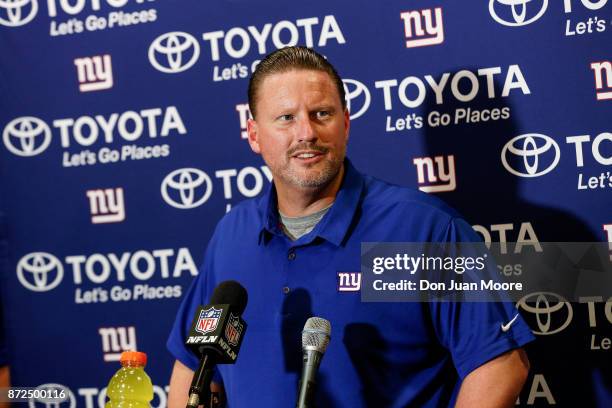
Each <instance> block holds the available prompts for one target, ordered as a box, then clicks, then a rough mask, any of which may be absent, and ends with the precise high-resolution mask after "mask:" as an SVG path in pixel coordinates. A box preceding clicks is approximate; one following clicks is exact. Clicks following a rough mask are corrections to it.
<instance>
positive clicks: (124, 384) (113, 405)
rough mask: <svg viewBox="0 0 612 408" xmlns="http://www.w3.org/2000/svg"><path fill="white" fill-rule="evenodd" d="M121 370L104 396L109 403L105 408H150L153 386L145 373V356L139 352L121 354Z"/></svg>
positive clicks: (112, 379) (109, 384)
mask: <svg viewBox="0 0 612 408" xmlns="http://www.w3.org/2000/svg"><path fill="white" fill-rule="evenodd" d="M119 361H120V362H121V368H120V369H119V371H117V372H116V373H115V375H113V378H111V380H110V382H109V383H108V388H107V389H106V395H107V396H108V398H109V401H108V402H107V403H106V405H105V406H104V407H105V408H150V406H151V405H150V402H151V400H152V399H153V384H152V383H151V378H149V376H148V375H147V373H145V371H144V366H145V365H146V364H147V355H146V354H145V353H141V352H139V351H125V352H123V353H121V358H120V359H119Z"/></svg>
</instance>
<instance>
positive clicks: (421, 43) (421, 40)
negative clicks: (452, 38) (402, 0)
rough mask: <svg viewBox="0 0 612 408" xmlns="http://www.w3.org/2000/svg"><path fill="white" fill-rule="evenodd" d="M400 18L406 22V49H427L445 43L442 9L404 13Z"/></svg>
mask: <svg viewBox="0 0 612 408" xmlns="http://www.w3.org/2000/svg"><path fill="white" fill-rule="evenodd" d="M432 11H433V13H432ZM400 17H401V19H402V20H404V34H405V36H406V48H414V47H425V46H427V45H436V44H442V43H443V42H444V23H443V22H442V8H441V7H436V8H435V9H433V10H432V9H422V10H412V11H404V12H403V13H401V14H400Z"/></svg>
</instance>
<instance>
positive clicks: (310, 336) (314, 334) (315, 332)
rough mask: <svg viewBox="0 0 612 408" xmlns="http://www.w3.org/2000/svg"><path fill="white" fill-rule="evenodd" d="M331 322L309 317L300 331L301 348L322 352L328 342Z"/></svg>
mask: <svg viewBox="0 0 612 408" xmlns="http://www.w3.org/2000/svg"><path fill="white" fill-rule="evenodd" d="M330 334H331V324H330V323H329V321H328V320H325V319H322V318H320V317H311V318H309V319H308V320H307V321H306V324H305V325H304V330H303V331H302V350H315V351H318V352H319V353H321V354H323V353H325V351H326V350H327V346H328V344H329V336H330Z"/></svg>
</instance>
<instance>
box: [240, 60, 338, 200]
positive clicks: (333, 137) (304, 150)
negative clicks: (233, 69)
mask: <svg viewBox="0 0 612 408" xmlns="http://www.w3.org/2000/svg"><path fill="white" fill-rule="evenodd" d="M256 116H257V118H256V119H255V120H249V123H248V134H249V144H250V145H251V148H252V149H253V151H254V152H256V153H260V154H261V155H262V156H263V159H264V161H265V162H266V164H267V165H268V167H269V168H270V170H271V171H272V175H273V176H274V180H275V183H276V184H277V187H281V188H283V187H286V188H296V187H297V188H302V189H303V188H315V189H316V188H322V187H324V186H326V185H328V184H329V183H330V182H331V181H332V180H333V179H334V178H335V177H336V176H337V175H338V174H339V172H340V169H341V168H342V163H343V161H344V156H345V155H346V143H347V141H348V131H349V114H348V111H346V110H344V109H342V104H341V103H340V96H339V95H338V90H337V88H336V86H335V84H334V81H333V80H332V78H331V77H330V76H329V75H328V74H327V73H326V72H322V71H314V70H291V71H287V72H283V73H278V74H272V75H270V76H268V77H266V78H265V79H264V80H263V81H262V82H261V84H260V87H259V89H258V91H257V113H256Z"/></svg>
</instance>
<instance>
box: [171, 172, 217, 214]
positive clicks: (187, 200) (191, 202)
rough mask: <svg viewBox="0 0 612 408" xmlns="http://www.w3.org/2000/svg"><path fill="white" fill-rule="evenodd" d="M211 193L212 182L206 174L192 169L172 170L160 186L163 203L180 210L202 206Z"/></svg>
mask: <svg viewBox="0 0 612 408" xmlns="http://www.w3.org/2000/svg"><path fill="white" fill-rule="evenodd" d="M203 184H205V185H204V186H203ZM211 193H212V181H211V180H210V177H208V174H206V173H204V172H203V171H202V170H199V169H194V168H185V169H178V170H174V171H173V172H172V173H170V174H168V175H167V176H166V178H164V181H163V182H162V185H161V194H162V197H163V198H164V201H165V202H166V203H168V204H170V205H171V206H172V207H175V208H179V209H181V210H186V209H189V208H195V207H198V206H200V205H202V204H204V203H205V202H206V200H208V198H209V197H210V195H211Z"/></svg>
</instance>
